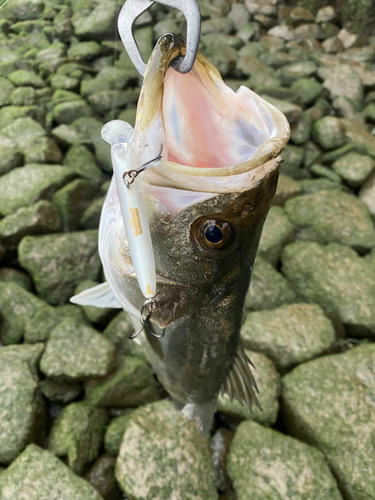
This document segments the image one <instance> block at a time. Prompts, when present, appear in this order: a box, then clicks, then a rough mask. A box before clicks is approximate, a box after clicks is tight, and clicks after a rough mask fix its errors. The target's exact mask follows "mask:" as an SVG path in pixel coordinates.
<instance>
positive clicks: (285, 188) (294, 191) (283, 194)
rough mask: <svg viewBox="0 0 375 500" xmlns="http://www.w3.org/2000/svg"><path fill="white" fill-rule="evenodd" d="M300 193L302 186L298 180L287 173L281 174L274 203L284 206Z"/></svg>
mask: <svg viewBox="0 0 375 500" xmlns="http://www.w3.org/2000/svg"><path fill="white" fill-rule="evenodd" d="M299 194H301V188H300V186H299V184H298V182H296V181H295V180H294V179H292V178H291V177H288V176H287V175H283V174H280V175H279V180H278V183H277V189H276V193H275V196H274V198H273V200H272V204H273V205H277V206H280V207H283V206H284V204H285V202H286V201H288V200H290V199H291V198H294V197H295V196H298V195H299Z"/></svg>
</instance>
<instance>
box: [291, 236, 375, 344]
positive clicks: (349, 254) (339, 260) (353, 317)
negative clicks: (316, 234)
mask: <svg viewBox="0 0 375 500" xmlns="http://www.w3.org/2000/svg"><path fill="white" fill-rule="evenodd" d="M281 260H282V265H283V267H282V270H283V273H284V274H285V275H286V277H287V279H288V281H289V283H290V284H291V285H292V286H293V288H294V290H295V291H296V292H297V293H298V294H299V295H300V296H301V297H303V298H304V299H305V300H306V301H307V302H316V303H317V304H319V305H320V306H321V307H322V308H323V309H324V311H325V313H326V314H327V315H328V317H330V318H331V319H332V320H333V321H334V324H335V326H336V325H337V326H338V327H340V324H341V323H342V324H343V325H344V326H345V330H346V332H347V333H348V335H349V336H355V337H358V336H359V337H361V336H371V337H373V338H375V269H373V267H371V265H369V264H368V263H367V262H366V261H365V260H364V259H361V258H360V257H358V255H357V254H356V253H355V252H354V250H352V249H351V248H348V247H345V246H342V245H338V244H336V243H332V244H330V245H327V246H321V245H319V244H318V243H312V242H302V241H300V242H298V243H293V244H291V245H288V246H287V247H285V248H284V251H283V254H282V256H281Z"/></svg>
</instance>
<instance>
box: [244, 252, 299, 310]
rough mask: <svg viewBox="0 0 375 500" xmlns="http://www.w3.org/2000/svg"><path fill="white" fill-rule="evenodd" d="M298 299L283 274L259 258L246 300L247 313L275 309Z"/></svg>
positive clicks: (256, 260)
mask: <svg viewBox="0 0 375 500" xmlns="http://www.w3.org/2000/svg"><path fill="white" fill-rule="evenodd" d="M296 299H297V296H296V294H295V293H294V292H293V290H292V289H291V288H290V286H289V284H288V282H287V281H286V279H285V278H284V277H283V275H282V274H280V273H278V272H277V271H276V270H275V268H274V267H273V266H272V265H271V264H269V263H268V262H266V261H265V260H263V259H261V258H260V257H257V258H256V259H255V262H254V269H253V273H252V277H251V284H250V289H249V291H248V292H247V295H246V299H245V311H259V310H262V309H273V308H275V307H279V306H281V305H283V304H290V303H292V302H295V301H296Z"/></svg>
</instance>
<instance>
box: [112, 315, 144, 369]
mask: <svg viewBox="0 0 375 500" xmlns="http://www.w3.org/2000/svg"><path fill="white" fill-rule="evenodd" d="M133 331H134V326H133V322H132V320H131V318H130V316H129V314H128V313H127V312H125V311H121V312H120V313H118V314H117V316H116V317H115V318H113V319H112V321H111V322H110V323H109V324H108V325H107V326H106V328H105V329H104V330H103V335H104V336H105V337H106V338H107V339H108V340H110V341H111V342H112V343H113V344H114V345H115V347H116V349H117V351H118V352H119V353H121V354H124V355H125V356H136V357H140V358H143V359H146V357H145V354H144V351H143V348H142V346H140V345H139V344H137V343H136V342H133V341H132V340H130V339H129V336H130V334H131V333H132V332H133Z"/></svg>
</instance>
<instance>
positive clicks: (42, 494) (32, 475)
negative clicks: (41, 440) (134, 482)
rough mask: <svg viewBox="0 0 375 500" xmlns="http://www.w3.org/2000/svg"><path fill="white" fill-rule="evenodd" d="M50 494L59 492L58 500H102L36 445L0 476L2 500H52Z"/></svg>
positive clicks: (29, 447)
mask: <svg viewBox="0 0 375 500" xmlns="http://www.w3.org/2000/svg"><path fill="white" fill-rule="evenodd" d="M51 491H54V492H59V493H58V494H59V496H58V497H57V498H59V499H60V498H69V500H103V499H102V497H101V496H100V495H99V493H97V492H96V490H95V489H94V488H93V487H92V486H91V485H90V484H89V483H87V482H86V481H84V480H83V479H82V478H80V477H78V476H76V475H75V474H74V473H73V472H72V471H71V470H70V469H69V468H68V467H66V466H65V465H64V464H63V463H62V462H61V460H59V459H57V458H56V457H54V455H53V454H52V453H50V452H48V451H46V450H43V449H42V448H39V447H38V446H35V445H29V446H28V447H27V448H26V450H25V451H24V452H23V453H22V454H21V455H20V456H19V457H18V458H17V459H16V460H15V461H14V462H13V463H12V464H11V465H10V466H9V467H8V469H7V470H6V471H5V472H4V473H3V474H1V476H0V495H1V498H2V500H12V499H14V498H27V500H51Z"/></svg>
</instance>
